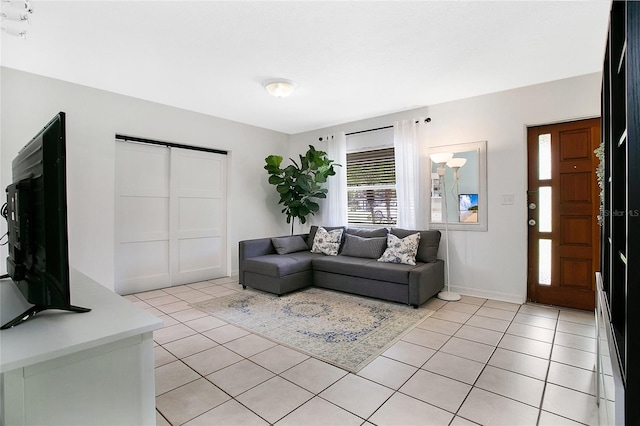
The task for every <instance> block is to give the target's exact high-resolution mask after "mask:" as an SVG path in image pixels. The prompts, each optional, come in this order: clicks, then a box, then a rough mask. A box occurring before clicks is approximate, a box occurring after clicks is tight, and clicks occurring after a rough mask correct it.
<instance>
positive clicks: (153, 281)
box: [115, 142, 171, 294]
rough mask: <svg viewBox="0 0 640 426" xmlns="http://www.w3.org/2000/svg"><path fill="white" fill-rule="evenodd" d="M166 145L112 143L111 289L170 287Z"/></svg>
mask: <svg viewBox="0 0 640 426" xmlns="http://www.w3.org/2000/svg"><path fill="white" fill-rule="evenodd" d="M170 159H171V158H170V151H169V148H165V147H160V146H154V145H144V144H138V143H129V142H116V199H115V233H116V242H115V243H116V254H115V263H116V264H115V268H116V270H115V291H116V293H118V294H128V293H135V292H139V291H146V290H152V289H155V288H162V287H168V286H169V285H171V280H170V278H171V274H170V271H169V253H170V242H169V201H170V200H169V196H170V185H169V176H170V164H171V163H170Z"/></svg>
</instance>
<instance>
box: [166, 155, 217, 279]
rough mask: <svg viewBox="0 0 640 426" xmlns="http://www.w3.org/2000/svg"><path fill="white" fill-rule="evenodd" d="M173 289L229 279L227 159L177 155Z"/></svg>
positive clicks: (174, 165)
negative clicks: (215, 279) (188, 284)
mask: <svg viewBox="0 0 640 426" xmlns="http://www.w3.org/2000/svg"><path fill="white" fill-rule="evenodd" d="M171 151H172V152H171V170H172V172H174V171H175V172H174V173H172V175H171V208H170V210H171V241H172V245H171V247H172V256H171V259H172V264H171V283H172V285H179V284H184V283H190V282H196V281H203V280H208V279H213V278H220V277H224V276H226V275H227V252H226V246H227V235H226V219H227V218H226V160H227V158H226V156H225V155H222V154H214V153H209V152H200V151H191V150H185V149H180V148H172V149H171Z"/></svg>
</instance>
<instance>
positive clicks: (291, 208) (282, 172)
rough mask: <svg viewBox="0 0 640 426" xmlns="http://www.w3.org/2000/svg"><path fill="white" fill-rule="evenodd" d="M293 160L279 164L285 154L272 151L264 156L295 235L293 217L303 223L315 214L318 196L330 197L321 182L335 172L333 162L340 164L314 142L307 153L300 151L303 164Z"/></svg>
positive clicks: (272, 181) (266, 168) (318, 206)
mask: <svg viewBox="0 0 640 426" xmlns="http://www.w3.org/2000/svg"><path fill="white" fill-rule="evenodd" d="M290 160H291V162H292V163H293V164H291V165H289V166H287V167H285V168H280V167H281V165H282V156H280V155H270V156H268V157H267V158H265V161H266V163H267V164H266V166H264V168H265V170H266V171H267V173H269V183H270V184H272V185H275V186H276V191H278V194H280V201H278V204H282V205H284V209H282V213H284V214H286V215H287V223H291V235H293V225H294V220H295V219H296V218H297V219H298V220H299V221H300V223H301V224H304V223H306V222H307V216H308V215H309V214H312V215H313V214H315V213H316V212H318V210H320V205H319V204H318V203H317V202H316V201H315V200H317V199H319V198H327V189H326V188H322V184H323V183H325V182H326V181H327V178H328V177H329V176H333V175H335V174H336V172H335V171H334V169H333V168H334V166H340V164H336V163H334V162H333V160H330V159H329V158H328V157H327V153H326V152H324V151H317V150H316V149H315V148H314V147H313V145H309V150H308V151H307V153H306V154H305V155H300V164H298V163H296V162H295V161H294V160H293V159H292V158H290Z"/></svg>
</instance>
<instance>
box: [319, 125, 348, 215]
mask: <svg viewBox="0 0 640 426" xmlns="http://www.w3.org/2000/svg"><path fill="white" fill-rule="evenodd" d="M325 137H326V138H327V140H328V146H327V155H328V156H329V159H330V160H333V161H334V163H337V164H340V165H341V166H342V167H338V166H335V167H334V168H333V169H334V170H335V172H336V174H335V176H329V178H328V179H327V184H326V188H327V190H328V192H327V200H326V201H327V202H326V203H324V206H325V208H324V211H323V212H322V217H323V223H324V224H326V226H345V225H347V220H348V219H347V138H346V136H345V134H344V132H340V133H336V134H333V135H328V136H325Z"/></svg>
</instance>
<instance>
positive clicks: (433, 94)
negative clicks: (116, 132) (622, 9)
mask: <svg viewBox="0 0 640 426" xmlns="http://www.w3.org/2000/svg"><path fill="white" fill-rule="evenodd" d="M32 4H33V6H34V9H35V11H34V14H33V16H32V19H31V25H30V26H29V33H28V37H27V39H26V40H22V39H18V38H16V37H12V36H10V35H7V34H5V33H4V32H3V35H2V53H1V61H2V65H4V66H7V67H10V68H16V69H19V70H24V71H28V72H32V73H36V74H41V75H45V76H49V77H54V78H58V79H61V80H66V81H70V82H74V83H79V84H82V85H87V86H91V87H96V88H100V89H104V90H108V91H112V92H116V93H121V94H125V95H129V96H134V97H137V98H141V99H146V100H150V101H154V102H159V103H162V104H168V105H173V106H177V107H180V108H184V109H188V110H192V111H197V112H201V113H205V114H210V115H213V116H217V117H222V118H226V119H230V120H235V121H239V122H243V123H247V124H252V125H255V126H260V127H264V128H268V129H273V130H278V131H281V132H285V133H289V134H294V133H299V132H303V131H308V130H313V129H318V128H322V127H326V126H331V125H336V124H340V123H345V122H350V121H354V120H358V119H363V118H369V117H374V116H378V115H383V114H388V113H393V112H398V111H402V110H407V109H412V108H417V107H421V106H426V105H433V104H436V103H441V102H445V101H450V100H454V99H461V98H466V97H470V96H475V95H480V94H485V93H491V92H496V91H500V90H506V89H510V88H514V87H521V86H527V85H531V84H536V83H541V82H545V81H552V80H558V79H562V78H567V77H573V76H577V75H582V74H588V73H592V72H597V71H600V70H601V68H602V60H603V57H604V45H605V40H606V28H607V24H608V13H609V8H610V1H609V0H590V1H549V2H547V1H497V2H489V1H468V2H465V1H440V2H436V1H415V2H409V1H318V2H307V1H256V2H245V1H227V2H223V1H196V2H186V1H160V2H155V1H126V2H125V1H104V2H98V1H82V2H80V1H68V2H64V1H38V0H33V1H32ZM271 78H287V79H291V80H294V81H295V82H296V83H297V84H298V88H297V90H296V92H295V93H294V94H293V95H292V96H291V97H289V98H284V99H279V98H273V97H271V96H269V95H268V94H267V93H266V91H265V90H264V89H263V87H262V82H263V81H264V80H267V79H271Z"/></svg>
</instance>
